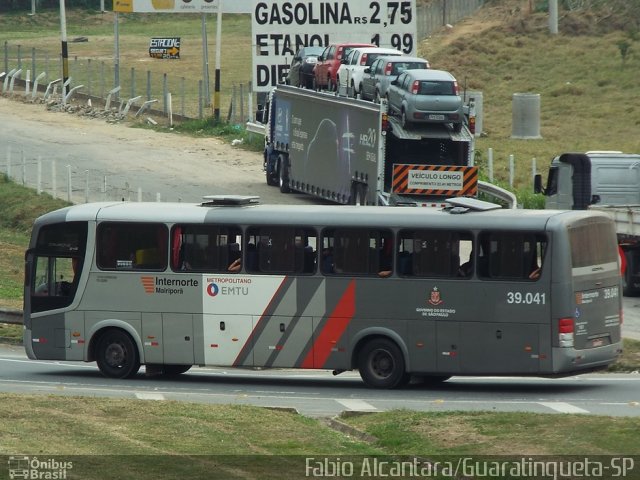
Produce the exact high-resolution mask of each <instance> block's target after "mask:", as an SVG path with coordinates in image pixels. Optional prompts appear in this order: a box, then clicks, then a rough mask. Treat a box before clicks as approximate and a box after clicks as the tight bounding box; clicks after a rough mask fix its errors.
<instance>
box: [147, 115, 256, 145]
mask: <svg viewBox="0 0 640 480" xmlns="http://www.w3.org/2000/svg"><path fill="white" fill-rule="evenodd" d="M141 126H145V127H147V125H146V124H144V125H142V124H141ZM149 128H150V127H149ZM153 128H154V129H158V130H162V129H164V127H153ZM172 131H173V132H176V133H183V134H186V135H190V136H192V137H218V138H221V139H223V140H225V141H226V142H228V143H230V144H232V145H236V146H238V148H242V149H245V150H250V151H255V152H262V150H263V149H264V137H263V136H262V135H258V134H255V133H252V132H248V131H247V130H246V129H245V128H244V126H243V125H239V124H234V123H230V122H227V121H224V120H218V121H216V120H215V119H214V118H213V117H209V118H206V119H203V120H187V121H184V122H181V123H179V124H176V125H175V126H174V127H173V130H172Z"/></svg>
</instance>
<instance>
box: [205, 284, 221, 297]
mask: <svg viewBox="0 0 640 480" xmlns="http://www.w3.org/2000/svg"><path fill="white" fill-rule="evenodd" d="M219 291H220V288H219V287H218V285H217V284H215V283H210V284H209V285H207V294H208V295H209V296H210V297H215V296H216V295H218V292H219Z"/></svg>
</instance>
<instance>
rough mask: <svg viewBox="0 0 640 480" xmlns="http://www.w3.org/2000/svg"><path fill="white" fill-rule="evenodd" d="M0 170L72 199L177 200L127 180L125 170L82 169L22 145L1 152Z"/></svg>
mask: <svg viewBox="0 0 640 480" xmlns="http://www.w3.org/2000/svg"><path fill="white" fill-rule="evenodd" d="M0 156H3V157H4V158H3V159H2V160H0V171H1V173H3V174H5V175H6V176H7V178H8V179H9V180H11V181H13V182H15V183H17V184H19V185H22V186H24V187H27V188H32V189H34V190H36V191H37V192H38V194H41V193H47V194H49V195H51V196H52V197H54V198H58V199H61V200H66V201H68V202H71V203H88V202H101V201H112V200H115V201H123V200H124V201H133V202H143V201H145V202H149V201H151V202H153V201H157V202H160V201H172V202H173V201H180V199H179V198H162V196H161V194H160V193H159V192H150V191H144V190H143V189H142V188H141V187H139V186H137V185H135V184H132V183H130V181H129V180H128V176H127V175H126V172H115V171H114V172H108V171H104V170H97V169H84V168H80V167H78V166H77V165H71V164H69V163H68V160H65V159H64V158H43V157H42V156H41V155H37V156H34V155H32V154H31V153H30V152H28V151H25V150H24V149H15V148H12V147H11V146H7V147H6V148H5V149H4V152H0Z"/></svg>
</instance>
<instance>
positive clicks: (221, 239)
mask: <svg viewBox="0 0 640 480" xmlns="http://www.w3.org/2000/svg"><path fill="white" fill-rule="evenodd" d="M171 238H172V240H171V242H172V243H171V268H172V269H173V270H174V271H176V272H177V271H195V272H220V273H223V272H228V271H230V270H229V267H230V265H231V264H232V263H233V262H234V261H237V263H238V268H237V270H233V271H234V272H235V271H238V270H240V268H239V267H240V258H241V255H242V252H241V251H240V244H239V243H238V240H239V239H241V238H242V231H241V230H240V228H239V227H236V226H228V225H175V226H174V227H173V230H172V234H171Z"/></svg>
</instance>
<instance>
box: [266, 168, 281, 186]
mask: <svg viewBox="0 0 640 480" xmlns="http://www.w3.org/2000/svg"><path fill="white" fill-rule="evenodd" d="M265 176H266V177H267V185H269V186H270V187H275V186H276V185H278V180H277V179H275V178H273V174H272V173H269V170H267V171H266V173H265Z"/></svg>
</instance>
